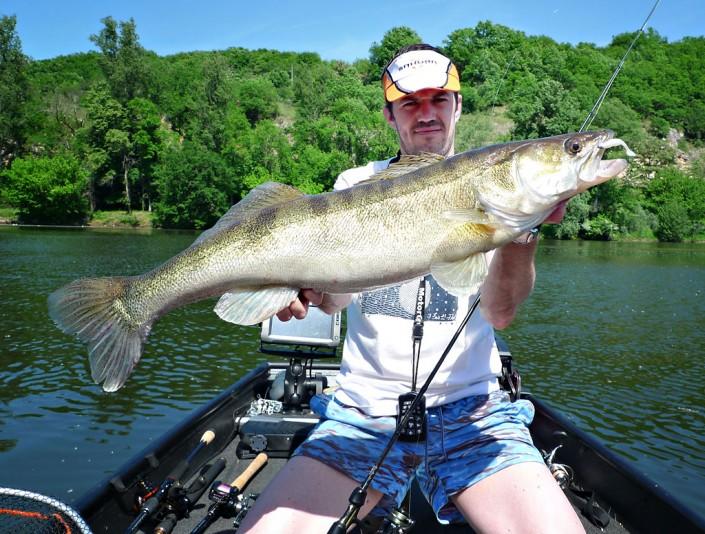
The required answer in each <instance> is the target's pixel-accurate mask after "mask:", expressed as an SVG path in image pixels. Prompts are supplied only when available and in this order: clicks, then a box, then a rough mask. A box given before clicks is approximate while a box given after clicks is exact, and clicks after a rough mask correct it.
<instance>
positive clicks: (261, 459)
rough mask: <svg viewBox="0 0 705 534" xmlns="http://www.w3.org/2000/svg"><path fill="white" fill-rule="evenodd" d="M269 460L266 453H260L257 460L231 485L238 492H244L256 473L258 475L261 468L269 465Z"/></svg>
mask: <svg viewBox="0 0 705 534" xmlns="http://www.w3.org/2000/svg"><path fill="white" fill-rule="evenodd" d="M267 460H268V458H267V455H266V454H265V453H263V452H261V453H259V454H258V455H257V456H256V457H255V459H254V460H252V462H251V463H250V465H248V466H247V469H245V470H244V471H243V472H242V473H241V474H240V476H238V477H237V478H236V479H235V480H233V483H232V484H230V485H231V486H232V487H233V488H235V489H237V490H238V491H242V489H243V488H244V487H245V486H247V483H248V482H249V481H250V479H251V478H252V477H253V476H255V473H257V471H259V470H260V468H261V467H262V466H263V465H264V464H266V463H267Z"/></svg>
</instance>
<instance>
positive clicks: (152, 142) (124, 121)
mask: <svg viewBox="0 0 705 534" xmlns="http://www.w3.org/2000/svg"><path fill="white" fill-rule="evenodd" d="M86 102H87V104H86V105H87V108H88V121H89V122H88V126H87V127H86V130H87V132H86V141H87V145H88V146H87V149H86V151H87V156H88V158H87V161H88V166H89V169H90V171H91V174H92V176H93V180H92V187H91V190H92V196H94V195H95V190H96V187H98V188H99V187H108V188H109V189H114V190H121V192H122V195H121V196H122V200H121V204H122V205H123V206H124V207H125V209H126V210H127V211H128V212H129V211H131V210H132V205H133V202H134V195H133V192H132V187H133V184H137V185H138V189H139V196H140V202H141V203H142V207H145V206H148V205H149V203H150V199H151V195H152V187H151V185H150V181H149V180H150V177H151V172H152V166H153V165H154V164H155V162H156V161H157V157H158V154H159V150H160V148H161V144H162V142H161V136H160V124H161V121H160V117H159V113H158V111H157V109H156V107H155V105H154V104H153V103H152V102H150V101H149V100H146V99H143V98H135V99H133V100H130V101H129V102H127V105H126V106H123V105H122V104H120V102H119V101H118V100H116V99H115V98H113V97H112V96H110V94H108V92H107V91H106V90H105V88H101V87H97V88H95V89H94V90H92V91H91V92H90V93H89V94H88V95H87V99H86ZM118 184H119V185H118ZM92 204H93V208H94V209H95V207H96V202H95V200H94V201H93V203H92Z"/></svg>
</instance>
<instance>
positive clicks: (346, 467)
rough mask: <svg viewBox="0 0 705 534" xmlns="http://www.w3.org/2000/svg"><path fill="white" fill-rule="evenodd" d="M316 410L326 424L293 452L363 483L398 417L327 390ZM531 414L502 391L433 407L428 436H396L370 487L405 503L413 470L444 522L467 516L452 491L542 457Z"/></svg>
mask: <svg viewBox="0 0 705 534" xmlns="http://www.w3.org/2000/svg"><path fill="white" fill-rule="evenodd" d="M311 408H312V409H313V410H314V411H315V412H316V413H318V414H319V415H320V416H321V422H320V423H319V424H318V425H317V426H316V427H315V428H314V430H313V431H312V432H311V434H310V435H309V437H308V438H307V440H306V441H305V442H304V443H302V444H301V445H300V446H299V448H298V449H297V450H296V451H295V453H294V454H295V455H304V456H308V457H310V458H314V459H316V460H319V461H321V462H323V463H325V464H326V465H328V466H330V467H333V468H335V469H337V470H338V471H341V472H343V473H345V474H346V475H347V476H349V477H351V478H352V479H354V480H356V481H357V482H359V483H362V482H363V481H364V480H365V479H366V477H367V475H368V473H369V472H370V468H371V467H372V465H373V464H374V462H376V461H377V460H378V459H379V457H380V455H381V454H382V451H383V450H384V448H385V446H386V445H387V443H388V440H389V438H390V437H391V435H392V434H393V433H394V428H395V424H396V418H394V417H370V416H367V415H365V414H364V413H362V412H361V411H360V410H358V409H357V408H354V407H350V406H345V405H343V404H341V403H340V402H339V401H337V400H336V399H335V398H334V397H333V396H332V395H325V394H323V395H318V396H316V397H314V399H313V400H312V401H311ZM533 417H534V406H533V405H532V404H531V402H529V401H528V400H519V401H517V402H514V403H512V402H509V397H508V395H507V394H506V393H505V392H503V391H497V392H494V393H491V394H490V395H477V396H472V397H467V398H465V399H461V400H459V401H456V402H451V403H449V404H445V405H443V406H437V407H433V408H428V409H427V419H426V420H427V438H426V441H423V442H421V443H409V442H397V443H396V444H395V445H394V447H393V448H392V450H391V451H390V453H389V454H388V455H387V458H386V459H385V461H384V463H383V464H382V466H381V467H380V469H379V471H378V472H377V474H376V475H375V478H374V480H373V482H372V485H371V486H372V488H374V489H376V490H378V491H380V492H381V493H383V494H384V495H385V498H384V499H383V501H382V502H383V503H385V507H390V506H393V505H398V504H399V503H400V502H401V501H402V499H403V498H404V496H405V495H406V493H407V491H408V489H409V487H410V485H411V480H412V475H416V478H417V480H418V482H419V485H420V487H421V489H422V490H423V492H424V494H425V495H426V498H427V499H428V501H429V502H430V503H431V506H432V507H433V510H434V511H435V512H436V517H437V518H438V520H439V521H441V522H442V523H448V522H458V521H463V518H462V515H461V514H460V512H459V511H458V510H457V508H456V507H455V505H454V504H453V503H452V501H451V500H450V497H451V496H452V495H454V494H456V493H458V492H460V491H462V490H464V489H465V488H468V487H470V486H472V485H473V484H475V483H477V482H479V481H480V480H482V479H484V478H485V477H487V476H489V475H492V474H494V473H496V472H498V471H500V470H502V469H504V468H505V467H509V466H510V465H514V464H518V463H522V462H541V463H543V458H542V457H541V454H540V453H539V451H538V450H537V449H536V448H535V447H534V445H533V442H532V440H531V435H530V434H529V429H528V425H529V423H531V420H532V419H533ZM344 504H345V503H343V505H344ZM378 513H379V511H378Z"/></svg>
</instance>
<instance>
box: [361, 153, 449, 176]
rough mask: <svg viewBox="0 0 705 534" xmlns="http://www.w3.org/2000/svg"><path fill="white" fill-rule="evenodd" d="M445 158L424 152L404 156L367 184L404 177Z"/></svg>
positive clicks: (376, 174)
mask: <svg viewBox="0 0 705 534" xmlns="http://www.w3.org/2000/svg"><path fill="white" fill-rule="evenodd" d="M443 159H444V158H443V156H440V155H438V154H432V153H430V152H422V153H421V154H416V155H411V154H403V155H401V156H400V157H399V161H395V162H394V163H390V164H389V167H387V168H386V169H384V170H383V171H380V172H378V173H375V174H373V175H372V176H370V177H369V178H368V179H367V180H365V183H367V182H370V181H375V180H388V179H390V178H396V177H398V176H404V175H405V174H409V173H410V172H413V171H415V170H417V169H421V168H422V167H428V166H429V165H433V164H434V163H438V162H439V161H443Z"/></svg>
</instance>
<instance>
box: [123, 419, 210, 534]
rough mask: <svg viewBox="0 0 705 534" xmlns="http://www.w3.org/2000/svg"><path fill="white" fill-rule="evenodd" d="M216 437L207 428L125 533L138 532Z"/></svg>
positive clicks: (143, 506) (147, 501) (146, 502)
mask: <svg viewBox="0 0 705 534" xmlns="http://www.w3.org/2000/svg"><path fill="white" fill-rule="evenodd" d="M214 439H215V432H213V431H212V430H206V431H205V432H204V433H203V435H202V436H201V439H200V440H199V442H198V444H197V445H196V446H195V447H194V448H193V450H192V451H191V452H190V453H189V454H188V456H187V457H186V458H185V459H184V460H181V462H179V463H178V464H177V465H176V467H175V468H174V469H173V470H172V472H171V473H169V476H167V477H166V478H165V479H164V481H163V482H162V483H161V484H160V486H159V489H158V490H157V492H156V493H155V494H154V495H152V496H151V497H150V498H148V499H147V500H146V501H145V502H144V504H142V507H141V508H140V511H139V513H138V514H137V517H135V519H134V521H132V523H130V526H128V527H127V530H125V534H134V533H135V532H137V530H138V529H139V528H140V525H141V524H142V523H143V522H144V520H145V519H147V518H148V517H149V516H150V515H152V514H153V513H154V512H155V511H156V509H157V508H159V506H160V505H161V504H162V502H163V501H164V500H165V499H166V498H167V496H168V494H169V490H170V489H171V488H172V487H174V486H175V485H178V484H181V478H182V477H183V476H184V474H185V473H186V471H187V470H188V468H189V466H190V465H191V462H192V461H193V459H194V458H195V457H196V455H197V454H198V453H199V452H201V450H202V449H203V448H204V447H206V446H207V445H208V444H209V443H211V442H212V441H213V440H214Z"/></svg>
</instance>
